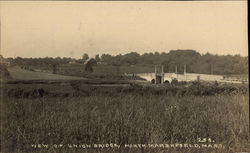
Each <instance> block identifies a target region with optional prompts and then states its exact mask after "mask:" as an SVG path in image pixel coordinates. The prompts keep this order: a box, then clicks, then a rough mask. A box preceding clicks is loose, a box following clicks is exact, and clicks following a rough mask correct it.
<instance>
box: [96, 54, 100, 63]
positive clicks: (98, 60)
mask: <svg viewBox="0 0 250 153" xmlns="http://www.w3.org/2000/svg"><path fill="white" fill-rule="evenodd" d="M95 60H96V61H97V62H100V60H101V59H100V57H99V54H97V55H95Z"/></svg>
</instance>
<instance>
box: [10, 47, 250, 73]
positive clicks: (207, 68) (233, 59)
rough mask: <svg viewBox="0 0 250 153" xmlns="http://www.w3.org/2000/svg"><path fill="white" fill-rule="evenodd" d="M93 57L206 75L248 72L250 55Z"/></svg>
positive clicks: (36, 61) (57, 61) (44, 61)
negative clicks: (249, 56) (249, 57)
mask: <svg viewBox="0 0 250 153" xmlns="http://www.w3.org/2000/svg"><path fill="white" fill-rule="evenodd" d="M88 59H89V56H88V54H86V53H85V54H83V56H82V59H73V58H68V57H64V58H61V57H57V58H51V57H45V58H21V57H17V58H14V59H13V58H9V60H11V61H13V63H16V64H19V65H33V66H40V67H42V66H45V65H51V66H53V65H61V64H68V63H70V62H72V61H73V62H74V63H84V62H85V61H86V60H88ZM94 59H95V60H96V61H97V62H98V63H105V64H107V65H112V66H118V67H119V66H145V67H146V66H154V65H164V71H165V72H175V69H176V66H177V68H178V73H183V69H184V65H186V71H187V72H190V73H205V74H211V73H212V74H247V73H248V57H242V56H240V55H213V54H210V53H206V54H203V55H201V54H200V53H198V52H197V51H195V50H171V51H169V52H168V53H165V52H163V53H159V52H155V53H144V54H142V55H140V54H138V53H137V52H130V53H127V54H124V55H121V54H119V55H115V56H112V55H110V54H102V55H96V56H95V57H94Z"/></svg>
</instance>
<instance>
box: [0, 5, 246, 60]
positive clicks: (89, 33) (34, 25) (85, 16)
mask: <svg viewBox="0 0 250 153" xmlns="http://www.w3.org/2000/svg"><path fill="white" fill-rule="evenodd" d="M0 6H1V7H0V12H1V54H2V55H3V56H4V57H17V56H20V57H47V56H48V57H73V58H81V56H82V55H83V53H87V54H89V55H90V56H94V55H96V54H103V53H106V54H107V53H108V54H111V55H117V54H126V53H129V52H132V51H133V52H138V53H140V54H143V53H146V52H147V53H149V52H156V51H157V52H160V53H161V52H169V50H176V49H194V50H196V51H198V52H200V53H201V54H205V53H207V52H209V53H212V54H218V55H227V54H230V55H235V54H240V55H242V56H248V44H247V1H179V2H178V1H154V2H153V1H106V2H105V1H1V2H0Z"/></svg>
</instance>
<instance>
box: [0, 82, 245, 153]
mask: <svg viewBox="0 0 250 153" xmlns="http://www.w3.org/2000/svg"><path fill="white" fill-rule="evenodd" d="M198 85H201V84H198V83H194V85H193V86H192V88H194V89H196V87H197V86H198ZM8 86H10V85H8ZM202 86H204V85H202ZM5 87H6V88H7V86H5ZM12 87H13V88H14V89H16V90H26V91H28V90H30V91H31V93H33V95H32V96H33V98H20V97H19V98H14V97H11V98H8V97H7V96H5V97H4V101H2V102H3V104H2V106H3V107H2V108H1V115H2V116H1V117H2V118H1V119H2V120H1V151H3V152H20V153H26V152H39V153H43V152H62V153H66V152H75V153H76V152H85V151H86V152H127V153H133V152H142V150H141V149H135V150H134V149H129V148H126V149H124V148H120V149H119V150H116V149H113V148H111V149H102V150H98V149H93V150H91V149H90V150H85V149H83V148H75V149H68V148H67V147H66V148H62V149H55V148H53V147H49V148H42V149H38V148H36V149H35V148H32V147H31V145H32V144H48V145H50V146H52V145H53V144H64V145H67V144H98V143H100V144H106V143H116V144H121V145H124V144H144V143H145V144H147V143H149V144H155V143H158V144H159V143H160V144H162V143H163V144H164V143H191V144H193V143H197V138H212V139H213V140H215V143H218V144H223V146H225V149H206V148H200V149H198V150H197V148H185V149H184V150H176V149H171V150H170V149H162V148H152V149H145V150H143V152H145V153H158V152H164V151H165V152H166V151H167V152H179V151H181V152H183V151H184V152H187V153H192V152H200V153H205V152H214V153H228V152H236V151H238V150H239V149H243V150H244V149H246V146H247V144H248V130H249V128H248V124H247V122H246V121H247V120H248V107H247V105H248V95H245V94H241V93H236V94H234V95H229V94H226V95H224V94H217V95H213V96H195V95H183V96H181V97H180V96H175V95H173V94H170V93H169V92H168V93H166V92H165V88H166V87H165V88H164V89H162V88H153V87H148V86H136V85H134V86H133V87H115V88H107V87H103V88H100V87H92V88H90V87H89V86H86V85H83V86H79V84H78V83H77V82H75V83H72V89H71V90H74V92H73V93H72V94H75V95H74V96H68V95H67V94H66V93H63V92H61V91H64V92H65V91H67V92H69V91H70V90H69V89H70V87H69V86H67V87H63V88H62V86H61V85H60V86H58V87H57V86H55V85H52V86H46V85H44V87H43V88H44V89H40V88H41V86H40V88H39V89H40V90H38V89H37V90H36V88H37V85H27V86H24V85H20V88H19V87H18V85H15V86H12ZM209 87H211V88H212V86H209ZM24 88H27V89H24ZM45 88H46V89H45ZM202 88H204V87H201V86H200V89H202ZM214 88H216V87H214ZM236 88H237V87H236ZM177 89H178V90H177ZM181 89H182V88H178V86H176V87H171V86H169V87H168V91H171V92H172V93H174V92H176V91H178V92H177V93H179V92H181V91H182V90H181ZM229 89H230V88H229ZM75 90H77V91H78V92H77V93H76V91H75ZM175 90H176V91H175ZM39 91H40V92H39ZM55 91H57V93H55ZM190 91H193V90H190ZM24 92H25V91H24ZM47 92H48V93H47ZM12 93H13V92H12ZM39 93H40V94H39ZM59 93H60V94H61V95H63V96H61V97H60V96H58V95H56V94H59ZM41 94H45V95H46V94H54V96H55V97H53V96H50V97H49V96H44V97H41V96H40V95H41ZM79 94H81V95H82V96H81V97H79Z"/></svg>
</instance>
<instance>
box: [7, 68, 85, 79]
mask: <svg viewBox="0 0 250 153" xmlns="http://www.w3.org/2000/svg"><path fill="white" fill-rule="evenodd" d="M8 71H9V73H10V76H11V77H12V78H13V79H17V80H81V79H84V78H81V77H73V76H64V75H58V74H52V73H44V72H34V71H29V70H24V69H21V68H20V67H18V66H14V67H9V68H8Z"/></svg>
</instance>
